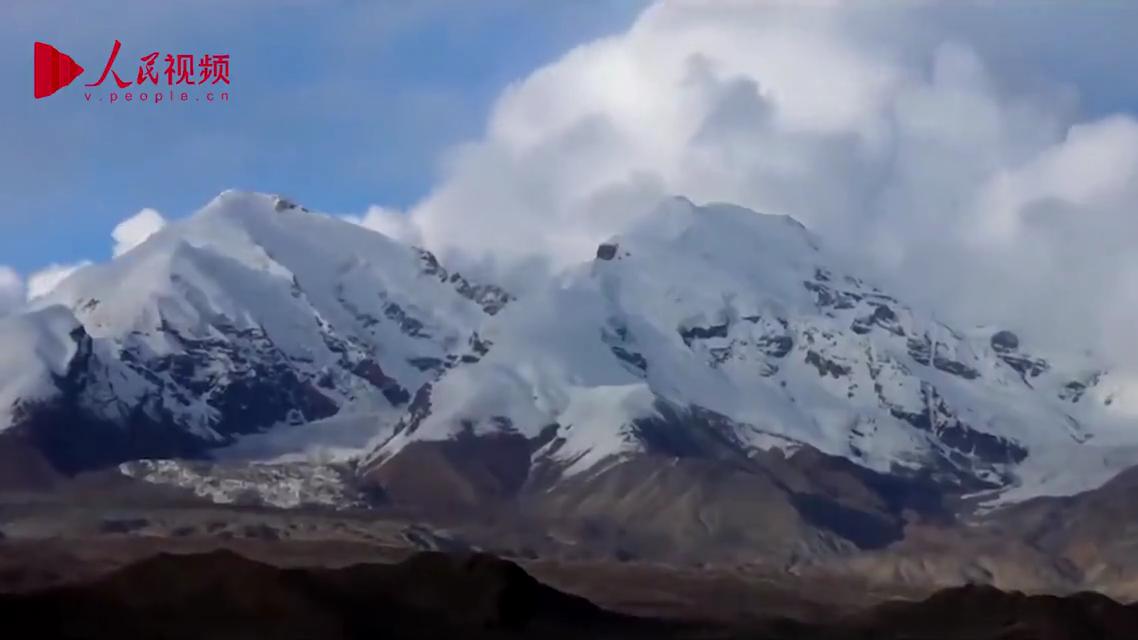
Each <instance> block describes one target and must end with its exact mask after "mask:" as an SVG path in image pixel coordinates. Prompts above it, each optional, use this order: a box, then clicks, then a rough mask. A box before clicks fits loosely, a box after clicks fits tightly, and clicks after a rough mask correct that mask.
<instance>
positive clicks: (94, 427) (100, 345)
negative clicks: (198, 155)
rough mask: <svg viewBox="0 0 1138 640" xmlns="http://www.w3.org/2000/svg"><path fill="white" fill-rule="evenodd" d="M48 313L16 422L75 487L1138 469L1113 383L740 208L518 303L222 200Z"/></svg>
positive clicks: (1069, 483) (0, 342) (664, 232)
mask: <svg viewBox="0 0 1138 640" xmlns="http://www.w3.org/2000/svg"><path fill="white" fill-rule="evenodd" d="M32 307H33V308H32V309H30V310H29V311H27V312H26V313H24V314H21V315H17V316H13V317H10V318H7V319H5V320H3V321H0V349H2V350H3V353H4V358H3V360H2V361H0V429H7V432H8V433H14V434H19V435H22V436H24V437H27V438H30V439H31V440H32V441H33V442H34V443H36V444H37V446H39V447H40V448H41V449H43V450H45V451H47V452H48V453H49V458H51V459H52V460H53V461H54V462H55V463H56V464H57V465H59V466H61V467H62V468H64V469H66V470H80V469H85V468H91V467H95V466H105V465H109V464H117V463H119V462H123V461H127V460H133V459H138V458H149V457H176V456H182V457H187V456H188V457H201V456H204V455H207V453H208V454H209V455H211V456H214V457H217V458H219V459H223V460H225V461H226V463H227V464H240V463H241V462H242V461H248V460H253V461H259V462H264V461H275V462H278V463H293V462H298V461H307V462H309V463H335V464H343V463H345V462H350V461H352V460H353V459H355V458H357V457H358V458H359V468H360V470H361V472H362V474H363V475H366V474H367V473H368V472H370V471H371V470H374V469H376V468H379V467H382V466H383V465H385V464H387V463H388V462H389V461H390V460H392V459H393V458H394V457H396V456H398V455H399V454H400V452H402V451H404V450H405V449H406V448H407V447H408V446H409V445H410V444H412V443H417V442H438V441H448V440H451V439H455V438H459V437H467V436H474V437H475V438H478V437H485V436H498V435H507V436H510V437H515V438H518V437H520V438H521V439H522V440H525V441H528V443H529V444H528V445H527V446H528V447H529V448H530V449H531V450H532V451H531V453H530V454H526V455H529V456H530V460H529V463H528V464H529V465H532V466H533V468H534V469H535V470H539V471H540V473H537V474H535V476H534V477H537V476H540V477H542V478H544V479H547V480H548V479H554V480H555V479H557V478H568V477H579V476H581V475H582V474H585V472H590V473H594V472H599V471H600V470H601V469H603V468H606V467H609V466H611V465H612V464H614V463H615V462H617V461H619V460H622V459H627V458H628V457H630V456H635V455H636V454H639V453H650V454H657V455H660V456H668V457H684V458H698V459H706V460H727V459H736V460H742V459H749V458H752V457H754V456H755V455H756V453H757V452H758V451H760V450H770V449H782V450H797V449H801V448H804V447H809V448H813V449H817V450H818V451H821V452H823V453H825V454H828V455H830V456H835V457H837V458H842V459H848V460H851V461H853V462H855V463H857V464H858V465H860V466H862V467H865V468H868V469H871V470H875V471H878V472H885V473H891V474H897V475H901V476H909V475H912V476H918V475H919V476H922V477H926V478H928V477H931V478H933V479H934V480H935V481H936V482H938V483H940V484H942V485H943V486H947V487H952V488H954V490H956V491H960V492H969V493H970V492H980V491H984V492H990V491H994V492H997V493H999V492H1003V493H1002V494H999V495H997V494H992V495H993V497H991V498H990V499H993V500H999V499H1001V498H1000V496H1001V495H1002V496H1003V497H1004V499H1022V498H1024V497H1031V496H1033V495H1038V494H1039V493H1040V492H1057V491H1058V492H1074V491H1079V490H1082V489H1085V488H1090V487H1092V486H1095V485H1096V484H1101V483H1102V482H1104V481H1105V480H1106V479H1107V478H1109V477H1110V476H1111V475H1113V474H1114V473H1115V472H1117V471H1118V470H1121V469H1123V468H1125V467H1128V466H1131V465H1133V464H1135V463H1138V435H1136V433H1135V430H1134V429H1132V428H1131V425H1132V424H1133V420H1134V416H1135V413H1138V411H1136V410H1135V402H1134V400H1135V398H1136V397H1138V394H1135V393H1133V391H1132V390H1133V389H1136V388H1138V384H1135V383H1134V382H1133V381H1132V380H1131V379H1130V378H1128V377H1127V376H1126V375H1124V374H1123V373H1122V372H1119V371H1114V370H1109V369H1108V368H1107V367H1105V366H1103V365H1102V363H1099V362H1096V361H1095V360H1094V359H1093V358H1091V357H1090V356H1086V355H1079V354H1034V353H1032V352H1031V349H1030V348H1028V345H1022V344H1020V340H1019V339H1018V338H1017V337H1016V336H1015V335H1014V334H1013V333H1011V332H1009V331H1006V330H1002V329H1000V328H998V327H980V328H975V329H969V330H967V331H961V330H959V329H956V328H953V327H949V326H946V325H945V324H943V323H941V322H938V321H937V320H936V318H935V317H934V316H933V315H932V314H931V313H930V312H927V311H925V310H921V309H914V308H911V307H910V306H908V305H906V304H904V302H903V301H901V300H899V299H897V298H896V297H894V296H892V295H890V294H889V293H887V292H885V291H882V290H880V289H878V288H876V287H874V286H873V285H872V284H870V283H869V282H867V281H866V280H864V279H862V277H861V275H860V273H859V270H858V269H857V268H856V265H852V266H851V265H847V264H844V263H843V262H842V261H840V260H838V259H836V258H835V257H833V256H831V255H829V254H828V253H827V252H826V251H825V249H824V247H823V245H822V242H821V241H820V239H818V238H816V237H815V236H814V235H813V234H811V233H810V232H809V231H808V230H806V229H805V228H803V227H802V225H800V224H799V223H797V222H796V221H794V220H793V219H791V218H788V217H785V216H771V215H762V214H758V213H755V212H752V211H749V210H745V209H741V208H738V207H733V206H729V205H709V206H704V207H697V206H695V205H693V204H691V203H690V202H688V201H686V200H683V199H674V200H670V201H668V202H666V203H664V204H662V205H661V207H660V208H659V209H658V210H657V211H655V212H654V214H652V215H650V216H648V217H646V218H644V219H643V220H642V221H641V222H640V223H638V224H637V226H635V227H633V228H630V229H628V230H627V231H626V232H625V233H623V234H622V235H621V236H620V237H616V238H613V239H611V240H610V241H608V242H606V243H604V244H602V245H601V246H600V247H598V249H597V254H596V257H595V258H593V259H592V260H590V261H588V262H585V263H583V264H581V265H578V266H577V267H575V268H572V269H570V270H568V271H566V272H565V273H562V274H559V275H558V276H557V277H555V278H553V279H552V280H551V281H550V282H549V283H548V285H547V286H545V287H542V288H539V289H538V290H536V291H529V292H526V294H525V295H524V296H522V297H521V298H520V299H517V300H515V299H513V298H512V297H511V296H510V295H508V294H507V293H506V292H504V291H503V290H501V289H500V288H498V287H495V286H493V285H489V284H478V283H473V282H470V281H469V280H467V279H466V278H465V277H463V276H462V275H460V274H458V273H454V272H451V271H449V270H447V269H446V268H445V267H443V266H442V265H441V264H439V262H438V261H437V260H436V259H435V257H434V256H432V255H431V254H430V253H428V252H426V251H423V250H420V249H416V248H413V247H408V246H404V245H401V244H399V243H397V242H395V241H393V240H391V239H389V238H387V237H385V236H382V235H380V234H377V233H374V232H370V231H368V230H365V229H362V228H360V227H358V226H355V225H352V224H349V223H346V222H343V221H340V220H337V219H334V218H331V217H328V216H324V215H320V214H315V213H310V212H308V211H307V210H304V209H302V208H300V207H298V206H296V205H294V204H292V203H289V202H288V201H286V200H283V199H281V198H279V197H275V196H267V195H260V194H249V193H239V192H226V193H223V194H222V195H220V196H219V197H218V198H216V199H215V200H214V201H213V202H211V203H209V204H208V205H207V206H206V207H204V208H203V209H202V210H201V211H199V212H198V213H197V214H195V215H193V216H191V217H190V218H187V219H185V220H182V221H179V222H176V223H173V224H171V225H169V226H167V227H166V228H164V229H163V230H162V231H160V232H159V233H157V234H155V235H154V236H152V237H151V238H150V239H148V240H147V241H146V242H144V243H143V244H142V245H140V246H138V247H136V248H135V249H134V250H132V251H130V252H128V253H126V254H124V255H122V256H120V257H118V258H117V259H115V260H114V261H112V262H110V263H107V264H103V265H97V266H93V267H89V268H86V269H83V270H80V271H79V272H77V273H76V274H74V275H73V276H72V277H70V278H68V279H67V280H66V281H65V282H63V283H62V284H61V285H60V286H59V287H58V288H57V289H55V290H54V291H52V292H51V293H50V294H49V295H47V296H45V297H43V298H40V299H38V300H36V301H35V302H34V303H33V305H32ZM511 446H512V445H511ZM472 450H479V451H480V450H481V449H472ZM511 455H512V454H511ZM158 475H162V474H158ZM166 475H169V474H166ZM175 475H176V474H175ZM183 475H185V474H183ZM301 475H302V476H303V475H304V474H301ZM191 476H193V474H190V475H189V476H186V477H191ZM261 476H264V477H274V476H273V473H266V474H262V473H260V472H259V471H258V472H257V473H252V474H251V476H250V477H261ZM193 477H196V476H193ZM183 479H184V478H183ZM243 482H244V481H243Z"/></svg>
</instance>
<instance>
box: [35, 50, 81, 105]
mask: <svg viewBox="0 0 1138 640" xmlns="http://www.w3.org/2000/svg"><path fill="white" fill-rule="evenodd" d="M81 73H83V67H81V66H79V65H78V64H76V62H75V61H74V60H72V59H71V56H69V55H67V54H66V53H60V51H59V49H56V48H55V47H53V46H51V45H50V44H45V43H43V42H37V43H36V46H35V83H36V86H35V96H36V99H37V100H38V99H40V98H46V97H48V96H50V95H51V94H53V93H55V92H56V91H59V90H60V89H62V88H63V87H66V86H67V85H69V84H71V82H72V81H73V80H75V78H78V77H79V74H81Z"/></svg>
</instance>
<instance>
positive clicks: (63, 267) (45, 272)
mask: <svg viewBox="0 0 1138 640" xmlns="http://www.w3.org/2000/svg"><path fill="white" fill-rule="evenodd" d="M90 264H91V263H90V262H89V261H87V260H84V261H82V262H77V263H75V264H50V265H48V266H47V267H44V268H43V269H40V270H39V271H37V272H35V273H33V274H31V275H30V276H28V283H27V297H28V300H34V299H36V298H39V297H40V296H44V295H47V294H48V293H50V292H51V291H52V290H53V289H55V288H56V287H57V286H59V283H61V282H63V281H64V280H66V279H67V277H68V276H70V275H71V274H73V273H75V272H76V271H78V270H80V269H82V268H83V267H86V266H88V265H90Z"/></svg>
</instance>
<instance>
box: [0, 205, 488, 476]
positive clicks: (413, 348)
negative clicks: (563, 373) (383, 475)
mask: <svg viewBox="0 0 1138 640" xmlns="http://www.w3.org/2000/svg"><path fill="white" fill-rule="evenodd" d="M509 299H510V298H509V296H508V295H507V294H506V293H505V292H504V291H502V290H500V289H498V288H496V287H490V286H481V285H477V284H473V283H470V282H469V281H467V280H466V279H465V278H463V277H462V276H461V275H460V274H457V273H454V274H452V273H449V272H447V271H446V270H445V269H444V268H443V267H442V266H441V265H439V264H438V262H437V261H436V260H435V258H434V257H433V256H432V255H430V254H429V253H427V252H425V251H421V250H418V249H414V248H411V247H406V246H403V245H400V244H398V243H396V242H394V241H391V240H390V239H388V238H386V237H385V236H382V235H380V234H377V233H373V232H370V231H367V230H365V229H362V228H361V227H358V226H356V225H353V224H350V223H347V222H344V221H341V220H337V219H334V218H330V217H327V216H323V215H319V214H313V213H309V212H307V211H306V210H303V209H301V208H300V207H297V206H296V205H293V204H291V203H289V202H287V201H285V200H283V199H281V198H278V197H273V196H266V195H260V194H248V193H238V192H226V193H223V194H222V195H220V196H219V197H218V198H216V199H215V200H214V201H213V202H211V203H209V204H208V205H207V206H206V207H204V208H203V209H202V210H201V211H199V212H198V213H197V214H195V215H194V216H192V217H190V218H188V219H186V220H183V221H180V222H177V223H174V224H171V225H169V226H168V227H166V228H165V229H163V230H162V231H161V232H159V233H157V234H155V235H154V236H152V237H151V238H150V239H148V240H147V241H146V242H144V243H143V244H142V245H140V246H139V247H137V248H135V249H134V250H132V251H130V252H128V253H127V254H125V255H123V256H121V257H119V258H117V259H116V260H114V261H112V262H110V263H107V264H103V265H97V266H92V267H89V268H86V269H83V270H81V271H79V272H77V273H76V274H74V275H73V276H72V277H70V278H69V279H67V280H66V281H65V282H63V283H62V284H61V285H60V286H59V287H58V288H56V289H55V290H54V291H52V292H51V293H50V294H48V295H47V296H44V297H42V298H39V299H37V300H36V301H34V303H33V306H34V307H35V310H33V311H32V312H31V313H29V314H28V315H27V316H20V317H18V318H16V319H14V320H10V321H7V324H9V325H13V328H11V329H9V332H12V333H14V334H15V335H16V336H17V337H16V338H15V339H16V340H19V339H20V338H19V336H20V335H21V334H22V333H26V332H28V331H29V329H28V328H26V327H23V325H34V324H35V322H34V319H35V318H38V317H42V316H50V318H52V321H51V322H50V323H48V324H50V327H49V328H50V329H51V331H52V332H54V334H58V333H60V332H62V331H66V330H70V329H69V328H68V325H67V317H69V318H70V322H71V323H73V326H74V327H79V328H80V330H81V332H82V334H83V337H84V338H85V339H86V340H87V341H88V342H89V343H90V348H91V350H92V351H93V352H94V354H95V356H94V358H92V359H91V360H92V361H91V362H90V363H88V364H87V365H86V366H88V367H89V368H90V369H91V371H92V375H91V379H92V380H95V379H97V380H99V381H100V383H99V392H100V393H103V392H105V393H106V395H107V397H105V398H103V399H102V401H99V402H94V401H90V400H91V399H90V398H87V399H79V400H77V401H76V403H77V404H76V411H78V412H79V413H80V414H82V415H84V416H87V417H89V418H91V419H92V420H96V421H100V422H104V423H109V424H115V425H125V424H127V423H130V422H133V423H135V424H137V425H138V428H142V429H144V428H145V424H146V423H151V424H160V425H163V428H164V429H166V430H173V431H177V432H180V433H183V434H185V435H186V436H187V437H188V440H190V441H193V442H196V443H197V444H199V445H200V447H201V448H202V449H204V448H210V447H216V446H221V445H226V444H229V443H231V442H233V441H234V440H235V439H236V438H238V437H239V436H241V435H242V434H252V433H257V432H260V431H263V430H265V429H268V428H271V427H275V426H282V425H300V424H305V423H309V422H312V421H314V420H318V419H321V418H327V417H330V416H332V415H340V414H366V415H368V416H370V417H371V420H372V423H373V427H372V430H370V431H369V432H368V433H367V435H364V436H361V440H360V442H359V443H356V444H357V446H358V445H359V444H362V443H364V442H366V440H367V438H368V437H370V436H371V435H374V433H376V432H377V431H378V430H380V429H381V428H382V424H383V421H384V420H385V419H388V418H390V417H394V416H396V415H397V414H398V413H399V412H400V411H401V409H400V408H401V407H402V406H403V405H405V404H406V403H407V401H408V400H409V399H410V397H411V393H412V392H414V390H415V389H417V388H418V387H419V386H420V385H421V384H422V383H423V382H425V381H426V380H428V379H429V378H430V377H431V376H433V375H434V374H435V373H436V372H438V371H442V370H444V369H445V368H447V367H449V366H453V365H454V364H455V363H457V362H459V361H460V360H462V359H463V358H466V359H468V360H473V359H477V357H478V352H479V351H483V350H485V345H484V344H483V342H482V341H481V339H480V338H479V336H478V333H477V328H478V327H479V326H480V324H481V323H482V320H483V318H484V317H488V316H489V315H490V314H493V313H496V312H497V311H498V310H499V309H500V308H501V307H502V306H503V305H505V304H506V303H507V302H508V301H509ZM67 310H70V313H68V311H67ZM65 316H66V317H65ZM40 324H43V323H40ZM57 325H58V326H57ZM60 326H61V327H63V328H62V329H61V328H58V327H60ZM54 334H52V333H49V335H47V336H46V337H44V338H43V339H42V340H40V341H39V345H38V346H36V347H35V352H36V355H37V356H42V357H41V359H42V364H41V365H39V366H38V367H37V366H33V367H24V366H22V365H17V366H15V367H14V368H17V369H27V370H28V371H29V372H30V373H29V374H28V375H31V376H32V377H33V378H34V380H32V381H28V380H24V379H23V378H12V376H11V375H10V374H8V373H7V367H6V370H5V380H2V381H0V382H5V384H3V385H2V387H0V389H2V391H0V393H3V394H5V395H4V396H3V397H4V398H5V399H7V398H8V397H9V396H19V397H24V396H25V395H26V394H28V393H29V391H28V390H29V388H30V387H34V389H32V391H34V393H35V394H38V395H47V396H52V395H59V394H60V393H61V392H62V390H61V389H60V388H59V386H60V385H58V384H54V385H53V384H52V383H51V382H50V381H49V380H47V377H45V375H44V374H43V370H50V371H51V372H52V373H55V374H57V375H58V374H59V372H60V371H61V370H62V368H63V367H64V366H65V365H66V363H67V361H68V358H71V359H72V360H73V359H74V354H73V353H72V352H73V351H74V349H75V347H74V346H73V345H71V343H70V342H68V340H67V338H66V334H65V335H64V336H63V337H59V336H58V335H54ZM68 349H70V351H69V350H68ZM17 355H20V352H19V351H18V352H17ZM33 359H35V358H33ZM6 361H7V360H6ZM37 372H38V373H37ZM95 372H97V375H95ZM8 378H12V382H10V383H8V382H6V380H7V379H8ZM53 387H54V388H53ZM93 388H94V385H93V383H91V382H88V383H84V384H82V385H80V386H79V387H78V388H73V389H70V390H69V393H71V394H72V395H75V394H80V395H84V398H86V396H89V395H91V392H92V389H93ZM6 404H10V403H6ZM9 422H11V420H9ZM156 444H158V445H159V446H156V447H154V450H153V451H150V452H148V455H155V456H161V455H170V454H172V453H174V452H175V450H173V449H171V450H165V451H164V450H163V447H161V446H160V443H156ZM77 464H79V465H80V466H82V464H81V461H78V462H77Z"/></svg>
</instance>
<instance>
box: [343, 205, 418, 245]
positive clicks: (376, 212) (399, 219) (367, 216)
mask: <svg viewBox="0 0 1138 640" xmlns="http://www.w3.org/2000/svg"><path fill="white" fill-rule="evenodd" d="M344 219H345V220H347V221H348V222H352V223H355V224H358V225H360V226H362V227H366V228H368V229H371V230H372V231H378V232H380V233H382V234H383V235H385V236H387V237H389V238H394V239H396V240H399V241H400V242H403V243H406V244H414V245H417V244H420V243H421V242H422V238H420V237H419V230H418V228H417V227H416V226H415V224H414V223H413V222H412V221H411V219H410V218H408V217H407V215H406V214H404V213H403V212H401V211H395V210H393V209H388V208H386V207H380V206H376V205H372V206H371V207H368V210H367V212H366V213H364V215H362V216H344Z"/></svg>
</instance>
